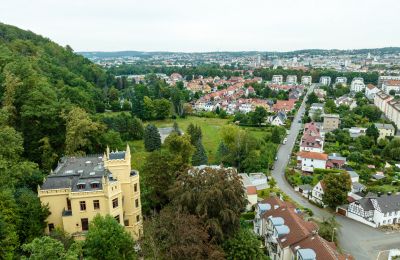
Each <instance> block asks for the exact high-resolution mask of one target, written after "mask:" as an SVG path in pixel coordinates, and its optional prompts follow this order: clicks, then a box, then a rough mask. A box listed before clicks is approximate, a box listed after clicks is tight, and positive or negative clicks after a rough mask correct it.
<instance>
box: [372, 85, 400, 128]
mask: <svg viewBox="0 0 400 260" xmlns="http://www.w3.org/2000/svg"><path fill="white" fill-rule="evenodd" d="M374 104H375V106H377V107H378V108H379V109H380V110H381V111H382V112H383V113H384V114H385V116H386V117H387V118H388V119H389V120H391V121H393V122H394V123H395V125H396V126H397V128H400V101H396V100H393V96H390V95H388V94H386V93H384V92H383V91H380V92H378V93H376V95H375V98H374Z"/></svg>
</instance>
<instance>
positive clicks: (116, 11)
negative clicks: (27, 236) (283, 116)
mask: <svg viewBox="0 0 400 260" xmlns="http://www.w3.org/2000/svg"><path fill="white" fill-rule="evenodd" d="M399 11H400V1H399V0H141V1H137V0H2V1H1V3H0V21H1V22H3V23H7V24H12V25H16V26H18V27H20V28H23V29H29V30H31V31H33V32H35V33H38V34H41V35H43V36H46V37H48V38H50V39H52V40H54V41H55V42H57V43H59V44H61V45H66V44H69V45H71V46H72V48H73V49H74V50H75V51H121V50H139V51H249V50H259V51H267V50H268V51H287V50H297V49H310V48H322V49H332V48H337V49H356V48H375V47H387V46H400V33H399V28H400V15H399Z"/></svg>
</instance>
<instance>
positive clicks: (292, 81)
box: [286, 75, 297, 84]
mask: <svg viewBox="0 0 400 260" xmlns="http://www.w3.org/2000/svg"><path fill="white" fill-rule="evenodd" d="M286 83H287V84H297V76H296V75H288V76H287V77H286Z"/></svg>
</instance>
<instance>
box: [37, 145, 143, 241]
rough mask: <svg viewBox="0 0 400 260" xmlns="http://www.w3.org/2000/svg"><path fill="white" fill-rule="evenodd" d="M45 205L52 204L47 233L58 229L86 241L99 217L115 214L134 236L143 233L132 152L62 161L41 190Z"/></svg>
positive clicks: (138, 187)
mask: <svg viewBox="0 0 400 260" xmlns="http://www.w3.org/2000/svg"><path fill="white" fill-rule="evenodd" d="M38 195H39V198H40V201H41V203H42V204H43V205H48V206H49V209H50V212H51V215H50V216H49V217H48V218H47V223H48V226H47V228H46V232H50V231H51V230H53V229H54V228H56V227H59V228H62V229H63V230H64V231H66V232H68V233H70V234H72V235H74V236H75V237H77V238H84V235H85V233H86V232H87V230H88V229H89V223H90V221H91V220H92V219H93V217H94V216H96V215H97V214H100V215H103V216H104V215H107V214H109V215H111V216H114V218H115V219H116V220H117V221H118V222H119V223H120V224H121V225H124V226H125V228H126V229H127V231H129V232H130V233H131V234H132V237H133V238H135V239H137V238H138V237H139V236H140V235H141V234H142V210H141V201H140V186H139V172H138V171H136V170H132V169H131V153H130V148H129V146H127V147H126V151H115V152H110V150H109V148H107V151H106V153H105V154H104V155H102V156H101V155H97V156H86V157H66V158H62V159H61V160H60V162H59V164H58V166H57V168H56V169H55V170H54V171H52V172H51V174H50V175H49V176H48V177H47V179H46V180H45V181H44V183H43V185H42V186H41V187H39V188H38Z"/></svg>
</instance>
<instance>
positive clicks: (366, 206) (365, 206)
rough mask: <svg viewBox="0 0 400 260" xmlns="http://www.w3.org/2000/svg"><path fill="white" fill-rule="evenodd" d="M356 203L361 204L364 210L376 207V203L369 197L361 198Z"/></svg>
mask: <svg viewBox="0 0 400 260" xmlns="http://www.w3.org/2000/svg"><path fill="white" fill-rule="evenodd" d="M355 203H358V204H360V206H361V207H362V208H363V209H364V211H368V210H374V209H375V208H374V205H372V202H371V200H370V199H369V198H362V199H360V200H357V201H356V202H355Z"/></svg>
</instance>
